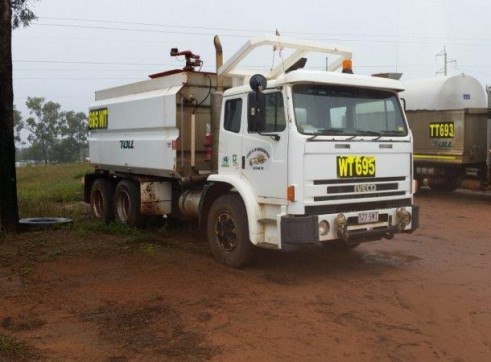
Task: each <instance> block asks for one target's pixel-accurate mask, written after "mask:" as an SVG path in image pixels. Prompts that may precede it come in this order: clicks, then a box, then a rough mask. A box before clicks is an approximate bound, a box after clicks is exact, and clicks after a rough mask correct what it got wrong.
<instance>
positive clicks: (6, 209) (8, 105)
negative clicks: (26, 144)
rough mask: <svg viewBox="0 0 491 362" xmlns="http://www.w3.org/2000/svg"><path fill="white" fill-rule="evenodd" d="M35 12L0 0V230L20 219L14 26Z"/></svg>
mask: <svg viewBox="0 0 491 362" xmlns="http://www.w3.org/2000/svg"><path fill="white" fill-rule="evenodd" d="M34 19H35V15H34V13H33V12H32V11H30V10H29V8H28V7H27V0H0V165H1V168H0V230H2V231H10V232H16V231H17V228H18V223H19V212H18V207H17V186H16V184H17V179H16V173H15V141H14V131H13V126H14V111H13V105H14V91H13V86H12V29H13V28H14V29H15V28H16V27H18V26H19V25H21V24H22V25H23V26H27V25H29V23H30V22H31V21H32V20H34Z"/></svg>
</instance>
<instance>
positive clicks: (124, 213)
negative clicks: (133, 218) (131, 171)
mask: <svg viewBox="0 0 491 362" xmlns="http://www.w3.org/2000/svg"><path fill="white" fill-rule="evenodd" d="M129 215H130V195H129V194H128V192H127V191H126V190H121V192H120V193H119V195H118V217H119V219H120V220H121V221H123V222H126V221H128V217H129Z"/></svg>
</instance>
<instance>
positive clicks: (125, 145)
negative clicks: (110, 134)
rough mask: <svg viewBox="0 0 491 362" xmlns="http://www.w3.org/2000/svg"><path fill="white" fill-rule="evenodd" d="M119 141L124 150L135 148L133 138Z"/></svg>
mask: <svg viewBox="0 0 491 362" xmlns="http://www.w3.org/2000/svg"><path fill="white" fill-rule="evenodd" d="M119 143H120V144H121V149H124V150H132V149H134V148H135V146H134V141H133V140H121V141H119Z"/></svg>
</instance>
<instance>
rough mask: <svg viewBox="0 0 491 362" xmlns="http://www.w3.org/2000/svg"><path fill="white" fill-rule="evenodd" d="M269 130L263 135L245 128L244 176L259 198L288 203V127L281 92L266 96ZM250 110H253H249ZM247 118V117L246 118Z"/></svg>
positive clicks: (266, 119)
mask: <svg viewBox="0 0 491 362" xmlns="http://www.w3.org/2000/svg"><path fill="white" fill-rule="evenodd" d="M265 96H266V97H265V98H266V99H265V100H266V102H265V121H266V122H265V126H264V129H263V130H262V131H261V132H259V133H258V132H257V131H254V130H253V127H252V125H251V124H249V122H248V121H247V119H246V121H247V122H246V123H248V126H247V127H242V137H243V138H242V160H241V164H242V165H241V169H242V175H243V177H245V178H246V179H247V180H248V181H249V183H250V184H251V185H252V186H253V188H254V190H255V192H256V195H257V196H260V197H268V198H275V199H286V197H287V196H286V189H287V145H288V129H287V128H288V127H287V122H286V119H287V116H286V112H285V106H284V104H285V102H284V99H283V94H282V93H281V92H280V91H274V92H267V93H266V94H265ZM248 108H250V107H248ZM246 117H247V114H246Z"/></svg>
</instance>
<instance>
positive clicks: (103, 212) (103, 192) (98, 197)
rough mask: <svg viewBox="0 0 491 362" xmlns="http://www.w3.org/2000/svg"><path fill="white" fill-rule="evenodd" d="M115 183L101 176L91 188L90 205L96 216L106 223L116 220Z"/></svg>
mask: <svg viewBox="0 0 491 362" xmlns="http://www.w3.org/2000/svg"><path fill="white" fill-rule="evenodd" d="M113 199H114V185H113V184H112V183H111V181H109V180H106V179H103V178H99V179H97V180H95V181H94V183H93V184H92V189H91V190H90V207H91V209H92V212H93V213H94V215H95V217H96V218H97V219H99V220H101V221H103V222H105V223H109V222H111V221H113V220H114V205H113Z"/></svg>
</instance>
